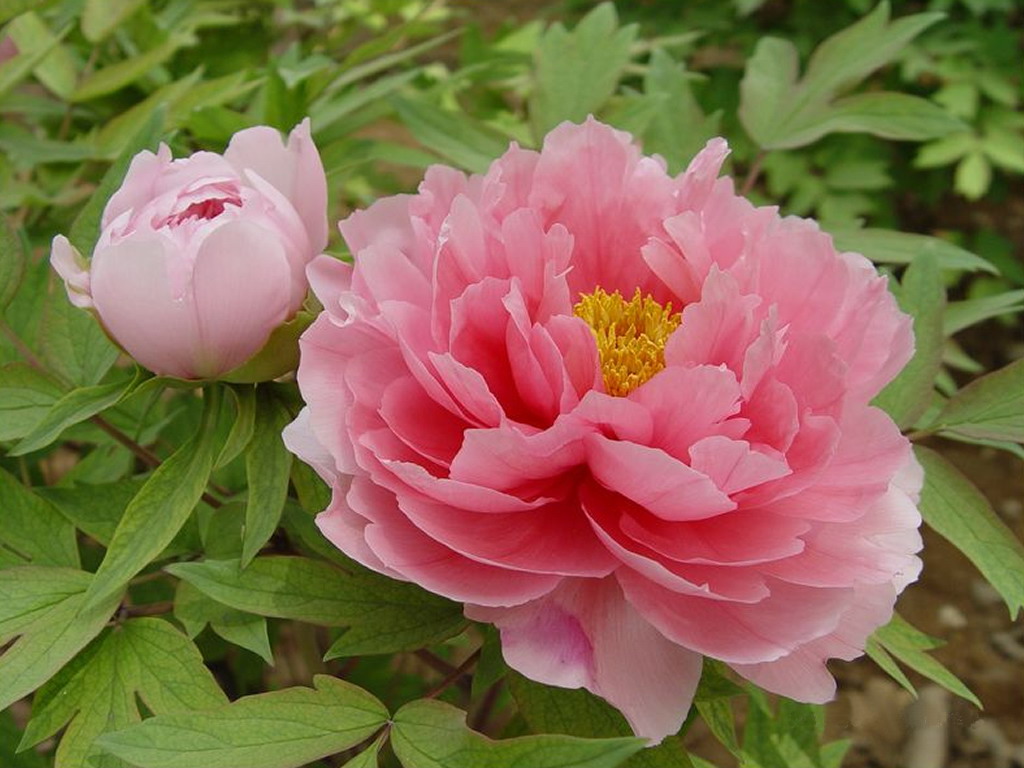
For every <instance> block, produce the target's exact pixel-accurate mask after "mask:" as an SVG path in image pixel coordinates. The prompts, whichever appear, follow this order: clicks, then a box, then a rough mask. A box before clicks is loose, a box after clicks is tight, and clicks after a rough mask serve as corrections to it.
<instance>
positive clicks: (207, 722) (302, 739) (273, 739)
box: [98, 675, 388, 768]
mask: <svg viewBox="0 0 1024 768" xmlns="http://www.w3.org/2000/svg"><path fill="white" fill-rule="evenodd" d="M313 684H314V685H315V686H316V688H315V690H314V689H310V688H287V689H285V690H283V691H274V692H272V693H262V694H258V695H256V696H245V697H243V698H241V699H239V700H238V701H235V702H233V703H231V704H228V705H226V706H223V707H220V708H218V709H206V710H203V711H198V712H191V713H187V714H186V713H182V714H167V715H157V716H156V717H151V718H149V719H148V720H145V721H144V722H142V723H141V724H139V725H136V726H134V727H132V728H127V729H125V730H122V731H117V732H115V733H108V734H105V735H104V736H101V737H100V739H99V741H98V743H99V744H100V745H101V746H102V747H103V748H104V749H106V750H107V751H109V752H112V753H113V754H115V755H117V756H118V757H121V758H123V759H125V760H127V761H129V762H130V763H132V764H133V765H137V766H139V767H140V768H196V767H197V766H202V767H203V768H298V766H301V765H305V764H306V763H308V762H310V761H313V760H317V759H319V758H321V757H326V756H328V755H333V754H336V753H338V752H341V751H342V750H344V749H347V748H349V747H352V746H355V745H356V744H358V743H359V742H361V741H363V740H364V739H366V738H368V737H369V736H371V735H372V734H373V732H374V731H376V730H377V729H378V728H380V727H382V726H383V725H384V724H385V723H386V722H387V718H388V711H387V709H385V707H384V705H383V704H381V703H380V702H379V701H378V700H377V699H376V698H374V697H373V696H372V695H371V694H369V693H367V692H366V691H364V690H362V689H360V688H357V687H356V686H354V685H352V684H351V683H346V682H344V681H342V680H337V679H335V678H332V677H327V676H326V675H317V676H316V677H315V678H314V679H313Z"/></svg>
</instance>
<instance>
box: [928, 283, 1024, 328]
mask: <svg viewBox="0 0 1024 768" xmlns="http://www.w3.org/2000/svg"><path fill="white" fill-rule="evenodd" d="M1021 310H1024V290H1016V291H1005V292H1003V293H998V294H996V295H995V296H982V297H980V298H977V299H964V300H963V301H951V302H949V303H948V304H947V305H946V312H945V315H944V316H943V320H942V332H943V333H944V334H945V335H946V336H952V335H953V334H954V333H959V332H960V331H962V330H964V329H965V328H970V327H971V326H972V325H975V324H977V323H980V322H982V321H983V320H988V319H989V318H992V317H999V316H1000V315H1004V314H1016V313H1018V312H1020V311H1021Z"/></svg>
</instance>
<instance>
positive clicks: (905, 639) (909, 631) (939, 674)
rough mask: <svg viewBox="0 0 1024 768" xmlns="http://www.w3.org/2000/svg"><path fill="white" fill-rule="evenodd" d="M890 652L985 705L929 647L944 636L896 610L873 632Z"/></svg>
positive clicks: (937, 642)
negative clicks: (934, 634) (925, 629)
mask: <svg viewBox="0 0 1024 768" xmlns="http://www.w3.org/2000/svg"><path fill="white" fill-rule="evenodd" d="M872 637H873V638H874V639H875V640H877V641H878V643H879V644H880V645H881V646H882V647H883V648H884V649H885V650H886V651H888V652H889V653H890V654H892V655H893V656H895V657H896V658H897V659H899V660H900V661H902V662H903V663H904V664H906V665H907V666H908V667H910V668H911V669H913V670H914V671H916V672H918V673H920V674H922V675H924V676H925V677H927V678H928V679H929V680H934V681H935V682H936V683H938V684H939V685H941V686H942V687H943V688H945V689H946V690H948V691H950V692H952V693H955V694H956V695H957V696H959V697H961V698H963V699H966V700H967V701H969V702H971V703H972V704H974V705H975V706H976V707H978V708H979V709H983V707H982V705H981V702H980V701H979V700H978V697H977V696H975V695H974V694H973V693H972V692H971V690H970V689H969V688H968V687H967V686H966V685H964V684H963V683H962V682H960V679H959V678H958V677H957V676H956V675H954V674H953V673H952V672H950V671H949V670H948V669H946V668H945V667H944V666H943V665H942V664H940V663H939V662H938V661H936V660H935V659H934V658H933V657H931V656H929V655H928V654H927V653H925V651H929V650H931V649H933V648H938V647H939V646H940V645H942V644H943V643H942V641H941V640H937V639H935V638H934V637H929V636H928V635H926V634H924V633H923V632H921V631H919V630H917V629H915V628H914V627H912V626H911V625H910V624H908V623H907V622H906V621H905V620H904V619H903V618H901V617H900V616H899V614H893V617H892V620H891V621H890V622H889V623H888V624H886V625H885V626H884V627H879V628H878V629H877V630H875V633H874V635H873V636H872Z"/></svg>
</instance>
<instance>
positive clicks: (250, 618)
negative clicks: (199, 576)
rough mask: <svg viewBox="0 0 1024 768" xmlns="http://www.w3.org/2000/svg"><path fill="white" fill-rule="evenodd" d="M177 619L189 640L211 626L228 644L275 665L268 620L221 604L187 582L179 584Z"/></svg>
mask: <svg viewBox="0 0 1024 768" xmlns="http://www.w3.org/2000/svg"><path fill="white" fill-rule="evenodd" d="M174 617H175V618H176V619H178V621H180V622H181V624H182V626H184V627H185V631H186V632H187V633H188V635H189V637H195V636H196V635H198V634H199V633H200V632H201V631H202V630H203V627H205V626H206V625H207V624H209V625H210V629H212V630H213V631H214V632H215V633H216V634H217V635H219V636H220V637H222V638H224V639H225V640H227V641H228V642H229V643H234V644H235V645H237V646H240V647H242V648H245V649H246V650H249V651H252V652H253V653H255V654H256V655H257V656H259V657H261V658H262V659H263V660H264V661H265V662H267V664H270V665H273V663H274V654H273V651H272V650H271V649H270V639H269V637H268V635H267V620H266V619H265V618H263V617H262V616H256V615H254V614H251V613H245V612H244V611H239V610H238V609H236V608H229V607H228V606H226V605H224V604H223V603H218V602H217V601H216V600H214V599H213V598H211V597H207V596H206V595H204V594H203V593H202V592H200V591H199V590H198V589H196V588H195V587H193V586H192V585H191V584H189V583H188V582H187V581H179V582H178V589H177V592H175V595H174Z"/></svg>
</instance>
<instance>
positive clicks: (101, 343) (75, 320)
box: [40, 285, 118, 387]
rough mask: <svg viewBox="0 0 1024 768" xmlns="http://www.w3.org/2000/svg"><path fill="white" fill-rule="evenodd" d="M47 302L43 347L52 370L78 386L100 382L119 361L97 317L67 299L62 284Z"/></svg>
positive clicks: (87, 385)
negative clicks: (115, 362)
mask: <svg viewBox="0 0 1024 768" xmlns="http://www.w3.org/2000/svg"><path fill="white" fill-rule="evenodd" d="M45 302H46V303H45V305H44V307H43V318H42V322H41V323H40V336H41V338H40V347H41V349H42V353H43V358H44V360H45V361H46V363H47V364H48V366H49V369H50V370H51V371H53V372H54V373H55V374H57V375H58V376H60V377H62V378H63V379H64V380H65V381H67V382H70V383H72V384H75V385H77V386H81V387H90V386H92V385H93V384H96V383H98V382H99V381H100V380H101V379H102V378H103V376H104V374H106V372H107V371H108V370H110V367H111V366H112V365H113V364H114V361H115V360H117V355H118V351H117V347H115V346H114V345H113V344H111V343H110V340H109V339H108V338H107V335H106V334H105V333H104V332H103V329H102V328H101V327H100V324H99V322H97V320H96V318H94V317H93V316H92V315H91V314H90V313H88V312H83V311H82V310H81V309H79V308H78V307H76V306H74V305H73V304H71V302H70V301H68V298H67V295H66V294H65V293H64V291H63V289H62V287H61V286H59V285H58V286H56V287H55V289H54V291H53V292H52V293H50V294H49V295H47V296H46V298H45Z"/></svg>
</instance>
